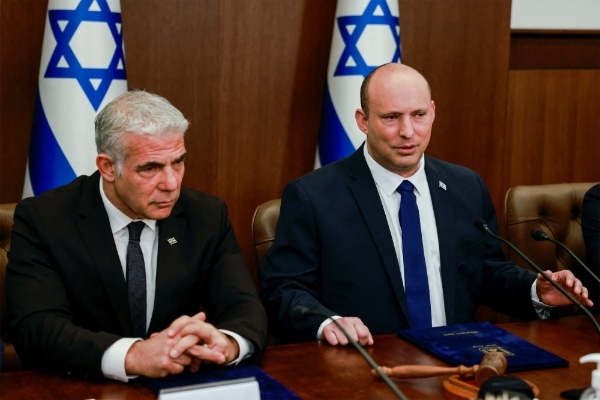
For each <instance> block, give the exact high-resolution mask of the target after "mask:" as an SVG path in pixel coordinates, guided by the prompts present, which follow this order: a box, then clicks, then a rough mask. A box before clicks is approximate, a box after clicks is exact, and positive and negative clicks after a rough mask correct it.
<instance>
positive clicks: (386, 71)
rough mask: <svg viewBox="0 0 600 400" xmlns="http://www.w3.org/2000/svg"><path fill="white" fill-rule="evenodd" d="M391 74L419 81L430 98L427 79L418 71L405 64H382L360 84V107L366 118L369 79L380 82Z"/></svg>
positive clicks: (367, 114) (367, 112) (367, 113)
mask: <svg viewBox="0 0 600 400" xmlns="http://www.w3.org/2000/svg"><path fill="white" fill-rule="evenodd" d="M391 76H394V77H395V78H406V79H414V80H417V81H421V82H422V83H423V84H424V85H425V87H426V88H427V91H428V92H429V97H430V100H431V87H430V86H429V82H427V79H425V77H424V76H423V75H421V73H420V72H419V71H417V70H416V69H414V68H411V67H409V66H408V65H405V64H398V63H389V64H383V65H381V66H379V67H377V68H375V69H374V70H373V71H371V73H370V74H369V75H367V77H366V78H365V80H364V81H363V83H362V85H361V86H360V107H361V108H362V110H363V111H364V112H365V115H366V117H367V118H369V87H370V86H371V81H373V80H375V81H376V83H377V84H380V83H384V82H386V81H387V80H388V79H389V78H390V77H391Z"/></svg>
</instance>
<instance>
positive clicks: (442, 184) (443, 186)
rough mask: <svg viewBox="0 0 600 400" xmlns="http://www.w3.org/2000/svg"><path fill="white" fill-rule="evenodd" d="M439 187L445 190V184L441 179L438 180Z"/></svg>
mask: <svg viewBox="0 0 600 400" xmlns="http://www.w3.org/2000/svg"><path fill="white" fill-rule="evenodd" d="M440 187H441V188H442V189H444V190H446V184H445V183H444V182H442V181H440Z"/></svg>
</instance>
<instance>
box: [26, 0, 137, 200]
mask: <svg viewBox="0 0 600 400" xmlns="http://www.w3.org/2000/svg"><path fill="white" fill-rule="evenodd" d="M126 91H127V81H126V77H125V53H124V50H123V28H122V25H121V5H120V2H119V0H81V1H80V0H49V2H48V14H47V18H46V29H45V31H44V44H43V47H42V59H41V62H40V73H39V79H38V93H37V96H36V103H35V113H34V117H33V127H32V130H31V144H30V147H29V160H28V162H27V170H26V173H25V185H24V188H23V197H24V198H25V197H29V196H36V195H38V194H40V193H43V192H45V191H46V190H48V189H52V188H54V187H57V186H60V185H64V184H66V183H69V182H71V181H72V180H73V179H75V178H76V177H77V176H79V175H83V174H86V175H87V174H91V173H92V172H94V171H95V170H96V164H95V159H96V144H95V141H94V119H95V117H96V114H97V113H98V111H99V110H101V109H102V108H103V107H104V106H105V105H106V104H107V103H109V102H110V101H111V100H113V99H114V98H115V97H117V96H119V95H120V94H122V93H125V92H126Z"/></svg>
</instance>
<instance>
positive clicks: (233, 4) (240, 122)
mask: <svg viewBox="0 0 600 400" xmlns="http://www.w3.org/2000/svg"><path fill="white" fill-rule="evenodd" d="M221 4H222V7H221V20H222V24H223V26H226V27H227V29H224V30H223V32H222V34H221V51H222V62H221V75H220V80H219V82H220V86H219V96H220V98H219V111H218V120H219V135H220V137H219V144H218V147H217V150H218V154H219V156H218V157H219V160H218V166H219V167H218V178H217V188H218V189H217V194H218V195H219V196H220V197H222V198H223V199H225V201H226V202H227V204H228V205H229V208H230V217H231V219H232V222H233V225H234V227H235V231H236V235H237V238H238V241H239V242H240V245H241V247H242V251H243V253H244V257H245V259H246V261H247V263H248V264H249V265H250V268H251V270H254V269H255V262H254V250H253V247H252V237H251V220H252V216H253V215H254V210H255V209H256V207H257V206H258V205H259V204H261V203H263V202H265V201H267V200H271V199H274V198H279V197H281V191H282V189H283V186H284V185H285V183H287V182H288V181H290V180H292V179H294V178H297V177H298V176H301V175H303V174H304V173H306V172H308V171H310V170H311V169H312V167H313V164H314V155H315V150H316V144H317V136H318V127H319V118H320V115H321V103H322V98H323V92H324V87H325V76H326V71H327V60H328V58H329V48H330V45H331V31H332V29H333V17H334V14H335V2H334V1H328V2H323V1H316V0H312V1H285V2H283V3H282V2H281V1H278V0H269V1H265V0H254V1H238V0H229V1H223V2H222V3H221ZM275 32H276V34H275Z"/></svg>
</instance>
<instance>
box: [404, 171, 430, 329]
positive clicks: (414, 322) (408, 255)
mask: <svg viewBox="0 0 600 400" xmlns="http://www.w3.org/2000/svg"><path fill="white" fill-rule="evenodd" d="M414 188H415V187H414V186H413V184H412V183H410V182H409V181H406V180H405V181H402V183H401V184H400V186H398V189H396V190H397V191H398V192H400V196H401V197H400V212H399V213H398V214H399V218H400V228H401V229H402V259H403V261H404V284H405V291H406V300H407V302H408V312H409V314H410V327H411V328H428V327H431V303H430V301H429V281H428V280H427V267H426V266H425V254H424V252H423V237H422V235H421V221H420V220H419V208H418V207H417V199H416V197H415V193H414V191H413V190H414Z"/></svg>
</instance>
